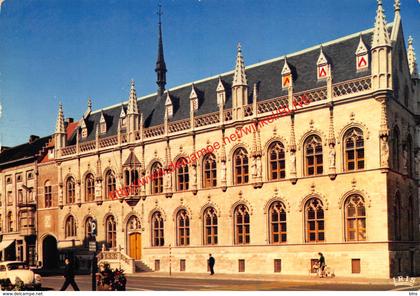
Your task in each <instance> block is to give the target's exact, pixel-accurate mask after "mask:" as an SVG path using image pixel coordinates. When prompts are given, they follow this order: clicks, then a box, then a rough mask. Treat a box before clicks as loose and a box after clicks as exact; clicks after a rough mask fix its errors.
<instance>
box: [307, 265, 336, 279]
mask: <svg viewBox="0 0 420 296" xmlns="http://www.w3.org/2000/svg"><path fill="white" fill-rule="evenodd" d="M312 268H313V270H314V271H315V273H316V274H317V275H318V276H319V277H320V278H323V277H325V278H327V277H330V278H333V277H335V274H334V269H332V268H331V267H329V266H327V265H325V267H324V270H322V269H321V266H320V264H319V262H318V263H315V264H314V265H313V266H312Z"/></svg>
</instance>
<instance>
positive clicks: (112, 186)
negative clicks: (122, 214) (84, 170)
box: [105, 170, 117, 199]
mask: <svg viewBox="0 0 420 296" xmlns="http://www.w3.org/2000/svg"><path fill="white" fill-rule="evenodd" d="M116 189H117V185H116V178H115V174H114V172H113V171H112V170H108V171H107V172H106V174H105V198H106V199H109V194H110V193H111V192H114V191H115V190H116Z"/></svg>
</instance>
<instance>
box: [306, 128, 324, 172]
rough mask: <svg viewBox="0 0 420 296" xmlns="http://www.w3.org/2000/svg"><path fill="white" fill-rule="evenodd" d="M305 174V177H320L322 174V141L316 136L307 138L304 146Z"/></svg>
mask: <svg viewBox="0 0 420 296" xmlns="http://www.w3.org/2000/svg"><path fill="white" fill-rule="evenodd" d="M304 150H305V174H306V175H307V176H313V175H321V174H322V172H323V165H322V163H323V159H322V141H321V138H320V137H318V136H317V135H312V136H309V137H308V138H307V139H306V141H305V145H304Z"/></svg>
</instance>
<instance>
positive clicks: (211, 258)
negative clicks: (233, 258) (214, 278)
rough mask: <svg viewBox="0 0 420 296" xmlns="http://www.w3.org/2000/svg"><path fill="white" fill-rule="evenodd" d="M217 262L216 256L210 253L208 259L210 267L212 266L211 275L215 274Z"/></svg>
mask: <svg viewBox="0 0 420 296" xmlns="http://www.w3.org/2000/svg"><path fill="white" fill-rule="evenodd" d="M215 263H216V260H215V259H214V257H213V256H212V255H211V254H209V260H208V264H209V268H210V275H213V274H214V264H215Z"/></svg>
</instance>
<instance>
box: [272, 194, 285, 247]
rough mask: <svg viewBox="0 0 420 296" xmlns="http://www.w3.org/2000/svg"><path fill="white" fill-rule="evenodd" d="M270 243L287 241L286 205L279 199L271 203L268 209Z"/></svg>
mask: <svg viewBox="0 0 420 296" xmlns="http://www.w3.org/2000/svg"><path fill="white" fill-rule="evenodd" d="M269 225H270V243H271V244H280V243H285V242H286V241H287V228H286V207H285V206H284V204H283V203H282V202H280V201H275V202H273V203H272V204H271V206H270V210H269Z"/></svg>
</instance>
